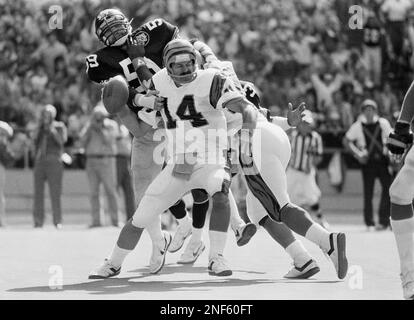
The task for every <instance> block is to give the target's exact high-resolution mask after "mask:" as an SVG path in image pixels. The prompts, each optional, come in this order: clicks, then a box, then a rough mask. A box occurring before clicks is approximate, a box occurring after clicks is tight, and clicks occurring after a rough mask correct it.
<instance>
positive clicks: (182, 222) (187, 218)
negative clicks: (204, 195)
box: [176, 214, 192, 226]
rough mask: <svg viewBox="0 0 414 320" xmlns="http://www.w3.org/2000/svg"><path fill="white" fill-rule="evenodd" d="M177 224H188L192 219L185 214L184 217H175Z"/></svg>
mask: <svg viewBox="0 0 414 320" xmlns="http://www.w3.org/2000/svg"><path fill="white" fill-rule="evenodd" d="M176 220H177V223H178V225H179V226H189V225H191V223H192V221H191V219H190V218H189V216H188V215H187V214H186V215H185V217H184V218H181V219H176Z"/></svg>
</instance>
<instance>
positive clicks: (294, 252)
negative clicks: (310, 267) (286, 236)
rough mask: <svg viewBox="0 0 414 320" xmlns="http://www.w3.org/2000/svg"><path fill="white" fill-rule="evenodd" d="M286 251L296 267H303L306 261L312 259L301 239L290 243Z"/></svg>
mask: <svg viewBox="0 0 414 320" xmlns="http://www.w3.org/2000/svg"><path fill="white" fill-rule="evenodd" d="M286 252H287V254H288V255H289V256H290V257H291V258H292V260H293V263H294V264H295V266H296V267H302V266H303V265H304V264H305V263H306V262H308V261H309V260H311V259H312V257H311V256H310V254H309V253H308V251H306V249H305V247H304V246H303V244H302V242H301V241H299V240H295V241H293V242H292V243H291V244H290V245H288V246H287V247H286Z"/></svg>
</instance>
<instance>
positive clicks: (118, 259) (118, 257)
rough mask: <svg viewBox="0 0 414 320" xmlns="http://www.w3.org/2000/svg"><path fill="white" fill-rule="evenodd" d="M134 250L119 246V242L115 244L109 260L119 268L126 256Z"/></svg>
mask: <svg viewBox="0 0 414 320" xmlns="http://www.w3.org/2000/svg"><path fill="white" fill-rule="evenodd" d="M131 251H132V250H126V249H122V248H120V247H118V245H117V244H115V246H114V248H113V249H112V253H111V255H110V256H109V262H110V263H111V264H112V265H113V266H114V267H116V268H119V267H120V266H121V265H122V263H123V262H124V260H125V258H126V256H127V255H128V254H129V253H130V252H131Z"/></svg>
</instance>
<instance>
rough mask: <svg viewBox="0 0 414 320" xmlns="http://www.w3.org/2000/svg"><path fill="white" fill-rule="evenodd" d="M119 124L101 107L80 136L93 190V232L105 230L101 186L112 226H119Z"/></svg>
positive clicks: (95, 109) (91, 189)
mask: <svg viewBox="0 0 414 320" xmlns="http://www.w3.org/2000/svg"><path fill="white" fill-rule="evenodd" d="M117 136H118V124H117V123H116V122H115V121H113V120H110V119H108V113H107V112H106V109H105V108H104V107H103V106H102V105H98V106H96V107H95V108H94V109H93V111H92V115H91V118H90V122H89V123H88V124H87V125H86V126H85V127H84V129H83V130H82V133H81V142H82V145H83V147H84V148H85V155H86V173H87V175H88V180H89V186H90V192H91V194H90V200H91V207H92V223H91V225H90V226H89V227H90V228H95V227H101V226H102V221H101V217H102V210H101V204H100V195H99V194H100V192H99V189H100V185H101V184H103V186H104V189H105V192H106V197H107V200H108V211H109V214H110V216H111V223H112V225H113V226H118V199H117V191H116V188H117V181H116V162H115V156H116V138H117Z"/></svg>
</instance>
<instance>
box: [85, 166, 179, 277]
mask: <svg viewBox="0 0 414 320" xmlns="http://www.w3.org/2000/svg"><path fill="white" fill-rule="evenodd" d="M167 169H168V170H167ZM177 187H180V188H181V189H177ZM174 188H176V189H175V190H173V189H174ZM176 190H183V186H177V185H176V180H175V179H172V177H171V168H169V167H167V168H166V170H164V171H162V172H161V173H160V174H159V175H158V176H157V177H156V178H155V179H154V181H153V182H152V183H151V184H150V186H149V187H148V190H147V193H145V194H144V197H143V198H142V199H141V202H140V204H139V206H138V208H137V210H136V211H135V214H134V216H133V218H132V219H131V220H130V221H128V223H127V224H126V225H125V226H124V227H123V228H122V230H121V233H120V236H119V237H118V240H117V243H116V245H115V246H114V248H113V250H112V253H111V255H110V256H109V258H108V259H105V261H104V263H103V265H101V266H100V267H99V268H98V269H96V270H95V271H94V272H92V273H91V274H90V276H89V278H90V279H102V278H108V277H113V276H115V275H117V274H119V273H120V270H121V266H122V263H123V261H124V259H125V258H126V256H127V255H128V254H129V253H130V252H131V251H132V250H133V249H134V248H135V246H136V244H137V243H138V241H139V239H140V237H141V234H142V230H143V229H144V227H146V228H147V231H148V233H149V234H150V237H151V240H152V243H153V254H152V256H151V261H150V272H151V273H156V272H158V271H159V270H160V269H161V268H162V266H163V265H164V261H165V254H166V250H167V249H168V246H169V244H170V243H171V236H170V235H169V234H168V233H163V232H162V230H161V224H160V217H159V214H161V212H163V211H164V210H166V209H168V207H169V206H171V204H172V203H173V202H174V201H175V200H176V198H175V199H174V196H175V191H176ZM173 191H174V192H173ZM180 196H181V194H179V196H178V197H180Z"/></svg>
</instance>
